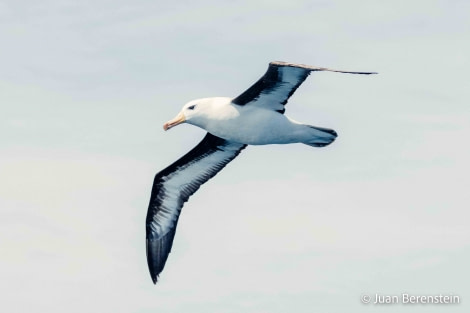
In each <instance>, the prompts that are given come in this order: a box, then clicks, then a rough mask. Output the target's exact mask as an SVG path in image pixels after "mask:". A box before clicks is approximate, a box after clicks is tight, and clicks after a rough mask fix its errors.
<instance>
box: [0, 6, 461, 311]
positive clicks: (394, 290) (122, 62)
mask: <svg viewBox="0 0 470 313" xmlns="http://www.w3.org/2000/svg"><path fill="white" fill-rule="evenodd" d="M469 12H470V5H469V3H468V1H457V0H456V1H418V0H417V1H361V2H360V4H357V3H356V2H353V1H290V2H288V1H232V2H226V1H198V2H197V4H196V2H189V1H184V2H180V3H179V4H169V3H167V2H163V1H134V2H130V1H104V0H94V1H80V2H72V1H57V0H48V1H40V2H38V1H0V42H1V49H0V69H1V71H0V107H1V112H2V114H0V210H1V213H2V218H1V219H0V246H1V248H2V257H1V258H0V274H1V277H2V279H1V280H0V293H1V294H2V295H3V296H2V301H1V303H0V308H2V311H5V312H63V311H64V310H66V311H67V312H84V311H85V312H87V311H90V310H91V311H96V312H191V313H196V312H204V313H207V312H241V311H243V312H269V313H277V312H294V311H295V312H302V313H303V312H348V313H352V312H374V313H375V312H385V311H387V312H389V311H390V310H393V312H411V311H413V312H415V311H416V312H444V311H445V312H468V310H469V307H468V305H467V303H468V301H470V288H469V286H468V281H469V279H470V274H469V273H470V272H469V271H468V264H469V263H470V248H469V244H470V230H469V227H468V221H469V219H470V214H469V211H468V210H469V207H470V197H469V193H468V186H469V185H470V180H469V178H468V173H469V171H470V166H469V165H468V160H469V159H470V152H469V148H468V138H469V137H470V123H469V121H470V109H469V103H470V88H469V87H470V86H469V83H468V82H469V79H468V72H469V70H470V61H469V60H468V55H470V43H469V40H468V38H469V35H470V14H469ZM274 60H282V61H289V62H296V63H306V64H311V65H316V66H325V67H332V68H337V69H344V70H358V71H377V72H379V73H380V74H379V75H375V76H355V75H345V74H344V75H343V74H337V73H314V74H313V75H311V76H310V77H309V79H308V80H307V81H306V82H305V83H304V84H303V85H302V86H301V88H299V89H298V91H297V92H296V94H295V95H294V96H293V97H292V98H291V100H290V102H289V103H288V106H287V110H286V114H287V115H289V116H290V117H292V118H294V119H297V120H300V121H302V122H306V123H309V124H313V125H317V126H323V127H329V128H334V129H335V130H336V131H337V132H338V133H339V138H338V140H337V141H336V142H335V143H334V144H333V145H331V146H330V147H327V148H324V149H314V148H312V147H308V146H305V145H289V146H263V147H249V148H248V149H246V150H245V151H244V152H243V153H242V154H241V155H240V156H239V157H238V158H237V159H236V160H235V161H234V162H233V163H231V164H229V166H227V167H226V168H225V169H224V170H223V171H222V172H221V173H220V174H219V175H218V176H216V177H215V178H214V179H213V180H211V181H210V182H209V183H207V184H206V185H204V186H203V187H202V188H201V189H200V190H199V191H198V192H197V193H196V194H195V195H194V196H193V197H192V198H191V199H190V201H189V202H188V203H187V204H186V206H185V207H184V209H183V212H182V215H181V219H180V222H179V225H178V231H177V235H176V238H175V242H174V247H173V252H172V253H171V254H170V257H169V260H168V263H167V266H166V268H165V270H164V272H163V273H162V275H161V281H160V282H159V283H158V285H157V286H154V285H153V284H152V282H151V279H150V276H149V274H148V271H147V264H146V260H145V244H144V243H145V240H144V238H145V215H146V210H147V205H148V200H149V197H150V190H151V184H152V180H153V176H154V175H155V173H156V172H158V171H159V170H161V169H163V168H164V167H166V166H167V165H169V164H170V163H171V162H173V161H174V160H175V159H176V158H178V157H179V156H181V155H182V154H184V153H186V152H187V151H188V150H189V149H191V148H192V147H193V146H194V145H196V143H197V142H199V140H200V139H201V138H202V136H203V131H202V130H199V129H197V128H195V127H193V126H189V125H184V126H179V127H176V128H174V129H172V130H171V131H169V132H164V131H163V130H162V125H163V123H164V122H165V121H167V120H168V119H170V118H172V117H174V115H175V114H176V113H177V112H178V111H179V110H180V107H181V106H182V105H183V104H184V103H185V102H187V101H189V100H191V99H194V98H201V97H208V96H232V97H234V96H237V95H238V94H239V93H241V92H242V91H244V90H245V89H246V88H248V87H249V86H250V85H251V84H252V83H253V82H254V81H256V80H257V79H258V78H259V77H260V76H261V75H262V74H263V73H264V71H265V70H266V68H267V65H268V63H269V61H274ZM403 292H409V293H413V294H418V295H427V294H440V293H442V294H450V293H453V294H457V295H459V296H460V297H461V301H462V303H461V304H459V305H452V306H446V307H443V306H442V305H441V306H437V305H426V306H404V305H395V306H394V307H393V308H390V307H387V306H377V305H375V306H374V305H364V304H361V302H360V296H361V295H362V294H370V295H373V294H375V293H380V294H390V295H399V294H401V293H403Z"/></svg>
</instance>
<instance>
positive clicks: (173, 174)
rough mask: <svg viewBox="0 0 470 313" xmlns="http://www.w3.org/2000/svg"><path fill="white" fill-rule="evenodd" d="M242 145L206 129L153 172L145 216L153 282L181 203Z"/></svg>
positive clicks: (165, 255)
mask: <svg viewBox="0 0 470 313" xmlns="http://www.w3.org/2000/svg"><path fill="white" fill-rule="evenodd" d="M245 147H246V145H244V144H240V143H235V142H230V141H227V140H225V139H222V138H219V137H217V136H214V135H212V134H210V133H207V135H206V136H205V137H204V138H203V139H202V141H201V142H200V143H199V144H198V145H197V146H196V147H194V148H193V149H192V150H191V151H189V152H188V153H187V154H185V155H184V156H183V157H181V158H180V159H178V160H177V161H176V162H174V163H173V164H171V165H170V166H168V167H167V168H165V169H164V170H162V171H161V172H159V173H158V174H157V175H155V179H154V182H153V187H152V193H151V196H150V203H149V208H148V211H147V218H146V252H147V264H148V267H149V271H150V276H151V277H152V280H153V282H154V284H156V283H157V280H158V275H159V274H160V273H161V272H162V271H163V268H164V267H165V263H166V260H167V258H168V255H169V253H170V252H171V246H172V244H173V239H174V237H175V232H176V225H177V223H178V218H179V214H180V212H181V209H182V207H183V205H184V203H185V202H186V201H188V199H189V197H190V196H191V195H192V194H194V193H195V192H196V191H197V190H198V189H199V187H200V186H201V185H202V184H204V183H205V182H207V181H208V180H209V179H211V178H212V177H214V176H215V175H216V174H217V173H218V172H219V171H220V170H222V169H223V168H224V167H225V166H226V165H227V164H228V163H229V162H230V161H232V160H233V159H234V158H235V157H236V156H237V155H238V154H239V153H240V152H241V150H243V149H244V148H245Z"/></svg>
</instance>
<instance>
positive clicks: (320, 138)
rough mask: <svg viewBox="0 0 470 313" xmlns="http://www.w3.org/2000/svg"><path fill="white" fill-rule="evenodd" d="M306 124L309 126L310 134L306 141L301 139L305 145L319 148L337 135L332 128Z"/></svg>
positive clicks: (333, 139) (330, 141)
mask: <svg viewBox="0 0 470 313" xmlns="http://www.w3.org/2000/svg"><path fill="white" fill-rule="evenodd" d="M307 126H308V127H309V128H310V133H311V134H310V137H309V138H308V140H307V141H303V143H304V144H306V145H309V146H312V147H317V148H320V147H324V146H327V145H329V144H330V143H332V142H333V141H335V139H336V137H338V134H337V133H336V132H335V131H334V130H333V129H329V128H323V127H316V126H311V125H307Z"/></svg>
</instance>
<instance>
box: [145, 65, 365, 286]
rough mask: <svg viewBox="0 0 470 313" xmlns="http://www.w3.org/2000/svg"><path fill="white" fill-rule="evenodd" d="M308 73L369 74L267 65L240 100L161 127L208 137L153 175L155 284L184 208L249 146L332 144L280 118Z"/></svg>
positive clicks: (326, 135)
mask: <svg viewBox="0 0 470 313" xmlns="http://www.w3.org/2000/svg"><path fill="white" fill-rule="evenodd" d="M312 71H330V72H340V73H350V74H373V73H371V72H346V71H337V70H330V69H326V68H321V67H313V66H309V65H303V64H292V63H286V62H271V63H270V64H269V68H268V70H267V72H266V73H265V74H264V76H262V77H261V78H260V79H259V80H258V81H257V82H256V83H255V84H253V85H252V86H251V87H250V88H248V89H247V90H246V91H245V92H243V93H242V94H241V95H239V96H238V97H236V98H227V97H214V98H204V99H198V100H193V101H190V102H188V103H187V104H185V105H184V106H183V109H182V110H181V111H180V113H179V114H178V115H177V116H176V117H175V118H174V119H172V120H170V121H168V122H167V123H165V124H164V125H163V128H164V129H165V130H168V129H170V128H172V127H174V126H176V125H178V124H181V123H189V124H193V125H195V126H198V127H200V128H202V129H205V130H206V131H207V134H206V136H205V137H204V139H203V140H202V141H201V142H200V143H199V144H198V145H197V146H196V147H194V148H193V149H192V150H191V151H189V152H188V153H187V154H186V155H184V156H183V157H181V158H180V159H178V160H177V161H175V162H174V163H173V164H171V165H170V166H168V167H167V168H165V169H164V170H162V171H161V172H159V173H158V174H157V175H156V176H155V179H154V183H153V188H152V194H151V197H150V204H149V208H148V212H147V219H146V228H147V236H146V237H147V241H146V242H147V262H148V266H149V270H150V274H151V277H152V280H153V282H154V283H156V282H157V278H158V275H159V274H160V273H161V271H162V270H163V268H164V266H165V263H166V260H167V258H168V254H169V253H170V251H171V247H172V244H173V238H174V236H175V231H176V225H177V223H178V218H179V215H180V212H181V209H182V207H183V205H184V203H185V202H186V201H188V199H189V197H190V196H191V195H192V194H194V193H195V192H196V191H197V190H198V189H199V187H200V186H201V185H202V184H204V183H205V182H207V181H208V180H209V179H211V178H212V177H213V176H215V175H216V174H217V173H218V172H219V171H220V170H221V169H222V168H224V166H225V165H227V164H228V163H229V162H230V161H232V160H233V159H234V158H235V157H236V156H237V155H238V154H239V153H240V152H241V151H242V150H243V149H244V148H245V147H246V146H247V145H266V144H290V143H304V144H307V145H310V146H313V147H323V146H326V145H328V144H330V143H332V142H333V141H334V140H335V138H336V136H337V134H336V132H335V131H334V130H332V129H328V128H322V127H316V126H311V125H307V124H302V123H299V122H296V121H294V120H292V119H290V118H289V117H287V116H285V115H284V111H285V108H284V106H285V104H286V103H287V100H288V99H289V97H290V96H291V95H292V94H293V93H294V92H295V90H296V89H297V88H298V87H299V86H300V84H302V82H303V81H304V80H305V79H306V78H307V77H308V75H309V74H310V73H311V72H312Z"/></svg>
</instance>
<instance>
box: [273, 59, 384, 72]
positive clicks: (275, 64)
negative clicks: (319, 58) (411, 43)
mask: <svg viewBox="0 0 470 313" xmlns="http://www.w3.org/2000/svg"><path fill="white" fill-rule="evenodd" d="M269 65H270V66H271V65H273V66H286V67H297V68H303V69H306V70H309V71H313V72H314V71H327V72H336V73H346V74H361V75H370V74H378V73H377V72H355V71H342V70H334V69H331V68H326V67H317V66H311V65H306V64H296V63H289V62H282V61H274V62H271V63H269Z"/></svg>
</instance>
